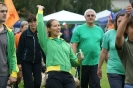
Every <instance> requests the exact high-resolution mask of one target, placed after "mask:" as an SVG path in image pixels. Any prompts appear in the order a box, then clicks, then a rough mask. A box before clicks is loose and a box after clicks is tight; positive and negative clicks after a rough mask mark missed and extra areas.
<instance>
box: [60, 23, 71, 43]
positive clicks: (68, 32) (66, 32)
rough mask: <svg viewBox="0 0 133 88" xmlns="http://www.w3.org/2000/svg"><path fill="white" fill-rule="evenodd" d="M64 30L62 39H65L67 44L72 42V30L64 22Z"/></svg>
mask: <svg viewBox="0 0 133 88" xmlns="http://www.w3.org/2000/svg"><path fill="white" fill-rule="evenodd" d="M62 25H63V28H62V30H61V33H62V35H61V38H63V39H64V40H65V41H66V42H68V43H69V42H70V40H71V37H72V30H71V29H69V28H68V25H67V24H66V22H64V23H63V24H62Z"/></svg>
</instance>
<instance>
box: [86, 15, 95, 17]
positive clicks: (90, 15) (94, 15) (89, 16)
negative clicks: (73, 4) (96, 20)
mask: <svg viewBox="0 0 133 88" xmlns="http://www.w3.org/2000/svg"><path fill="white" fill-rule="evenodd" d="M94 16H95V15H93V14H88V15H87V17H94Z"/></svg>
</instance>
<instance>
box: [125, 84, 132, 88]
mask: <svg viewBox="0 0 133 88" xmlns="http://www.w3.org/2000/svg"><path fill="white" fill-rule="evenodd" d="M124 88H133V84H125V86H124Z"/></svg>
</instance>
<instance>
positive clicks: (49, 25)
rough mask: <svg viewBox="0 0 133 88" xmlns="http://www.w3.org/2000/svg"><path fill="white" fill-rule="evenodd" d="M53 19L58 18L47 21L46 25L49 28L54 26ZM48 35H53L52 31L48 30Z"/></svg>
mask: <svg viewBox="0 0 133 88" xmlns="http://www.w3.org/2000/svg"><path fill="white" fill-rule="evenodd" d="M53 21H57V20H55V19H50V20H48V22H47V23H46V27H47V28H50V27H51V26H52V24H51V23H52V22H53ZM48 37H51V33H50V32H49V31H48Z"/></svg>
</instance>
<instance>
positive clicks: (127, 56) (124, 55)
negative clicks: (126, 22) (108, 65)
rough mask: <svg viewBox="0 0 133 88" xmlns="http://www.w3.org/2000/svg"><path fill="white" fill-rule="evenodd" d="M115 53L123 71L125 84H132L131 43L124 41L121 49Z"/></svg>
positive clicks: (132, 45) (132, 48) (132, 53)
mask: <svg viewBox="0 0 133 88" xmlns="http://www.w3.org/2000/svg"><path fill="white" fill-rule="evenodd" d="M117 52H118V55H119V57H120V59H121V62H122V64H123V66H124V69H125V75H126V79H125V83H127V84H133V43H131V42H129V41H124V44H123V46H122V49H121V50H117Z"/></svg>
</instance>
